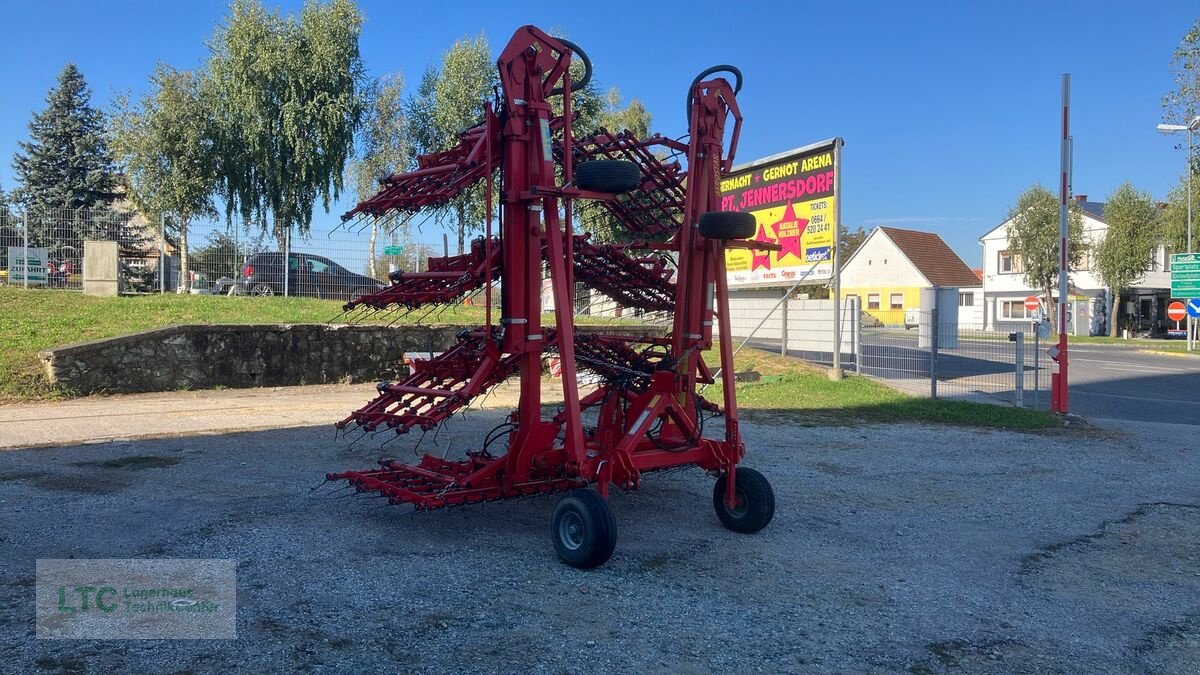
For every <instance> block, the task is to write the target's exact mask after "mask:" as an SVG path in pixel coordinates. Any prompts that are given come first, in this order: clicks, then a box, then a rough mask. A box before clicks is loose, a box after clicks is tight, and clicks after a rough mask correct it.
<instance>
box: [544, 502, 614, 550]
mask: <svg viewBox="0 0 1200 675" xmlns="http://www.w3.org/2000/svg"><path fill="white" fill-rule="evenodd" d="M550 537H551V538H552V539H553V540H554V550H555V551H557V552H558V557H560V558H562V560H563V562H565V563H567V564H568V565H570V566H571V567H578V568H579V569H585V570H586V569H591V568H593V567H599V566H600V565H603V564H604V563H605V561H607V560H608V559H609V557H611V556H612V554H613V549H615V548H616V547H617V519H616V518H615V517H614V516H613V512H612V508H610V507H609V505H608V502H606V501H605V500H604V498H603V497H601V496H600V494H599V493H598V492H596V491H595V490H589V489H586V488H584V489H581V490H575V491H574V492H570V493H568V494H567V495H566V496H565V497H563V498H562V499H560V500H558V505H557V506H555V507H554V517H553V518H551V520H550Z"/></svg>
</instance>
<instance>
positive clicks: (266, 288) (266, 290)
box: [250, 284, 275, 298]
mask: <svg viewBox="0 0 1200 675" xmlns="http://www.w3.org/2000/svg"><path fill="white" fill-rule="evenodd" d="M250 295H255V296H258V297H262V298H269V297H271V296H272V295H275V289H274V288H272V287H271V284H254V286H253V287H252V288H251V289H250Z"/></svg>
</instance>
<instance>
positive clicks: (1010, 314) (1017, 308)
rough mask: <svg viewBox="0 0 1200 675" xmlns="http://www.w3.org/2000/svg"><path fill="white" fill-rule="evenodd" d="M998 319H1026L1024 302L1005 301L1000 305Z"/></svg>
mask: <svg viewBox="0 0 1200 675" xmlns="http://www.w3.org/2000/svg"><path fill="white" fill-rule="evenodd" d="M1000 318H1001V319H1018V320H1020V319H1028V318H1029V313H1028V312H1027V311H1026V310H1025V301H1024V300H1005V301H1003V302H1001V303H1000Z"/></svg>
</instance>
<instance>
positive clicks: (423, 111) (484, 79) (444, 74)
mask: <svg viewBox="0 0 1200 675" xmlns="http://www.w3.org/2000/svg"><path fill="white" fill-rule="evenodd" d="M498 85H499V77H498V76H497V74H496V65H495V63H494V61H493V59H492V51H491V48H490V47H489V46H488V40H487V36H486V35H484V34H483V33H480V34H479V35H478V36H477V37H474V38H466V37H464V38H462V39H460V40H458V41H456V42H455V43H454V44H453V45H451V47H450V49H449V51H447V52H446V53H445V55H444V56H443V57H442V62H441V65H440V66H430V67H429V68H428V69H427V70H426V71H425V74H424V76H422V78H421V84H420V86H419V87H417V91H416V93H415V95H414V96H413V97H412V98H411V99H409V101H408V103H407V109H408V124H409V126H410V128H411V136H410V138H411V140H412V147H413V149H414V150H415V151H416V152H417V153H419V154H427V153H431V152H441V151H444V150H448V149H450V148H453V147H454V146H456V145H458V143H459V138H458V134H459V133H460V132H462V131H466V130H467V129H470V128H471V127H473V126H475V125H477V124H479V123H480V122H482V121H483V110H484V102H485V101H487V100H490V99H491V98H492V92H493V90H494V89H495V87H497V86H498ZM484 201H485V200H484V189H483V185H482V183H480V184H476V185H474V186H472V187H470V188H468V189H466V190H464V191H463V192H462V193H461V194H459V195H458V196H457V197H455V198H454V199H452V200H451V201H450V203H449V204H447V205H446V206H445V207H444V208H442V209H439V210H438V218H439V220H440V221H442V222H444V221H445V220H446V219H447V218H451V219H453V221H454V222H453V224H452V226H451V227H452V229H453V230H454V232H455V234H456V235H457V237H458V252H459V253H460V254H461V253H463V252H464V251H465V250H466V240H467V232H469V231H472V230H478V229H479V228H480V226H481V225H482V223H483V220H484V218H485V217H486V213H485V212H484V211H485V208H486V205H485V203H484Z"/></svg>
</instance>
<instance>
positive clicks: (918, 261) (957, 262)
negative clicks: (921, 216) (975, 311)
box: [879, 227, 981, 286]
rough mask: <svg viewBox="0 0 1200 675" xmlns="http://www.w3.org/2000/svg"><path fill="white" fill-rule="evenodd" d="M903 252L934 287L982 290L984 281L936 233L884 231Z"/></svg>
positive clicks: (888, 229) (888, 228)
mask: <svg viewBox="0 0 1200 675" xmlns="http://www.w3.org/2000/svg"><path fill="white" fill-rule="evenodd" d="M879 229H881V230H883V233H884V234H886V235H887V237H888V239H891V240H892V242H893V243H894V244H896V247H897V248H899V249H900V252H901V253H903V254H904V256H905V257H906V258H908V260H909V261H910V262H911V263H912V264H913V265H914V266H915V267H916V268H917V270H918V271H919V272H920V273H921V274H922V275H924V276H925V278H926V279H928V280H929V283H930V284H932V285H934V286H979V285H980V283H981V282H980V279H981V277H979V276H976V275H975V272H974V271H972V270H971V268H970V267H968V266H967V264H966V263H965V262H963V260H962V258H960V257H958V254H957V253H955V252H954V250H953V249H951V248H950V246H948V245H947V244H946V242H944V241H942V238H941V237H939V236H938V235H936V234H934V233H932V232H918V231H916V230H901V229H899V228H895V227H881V228H879Z"/></svg>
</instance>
